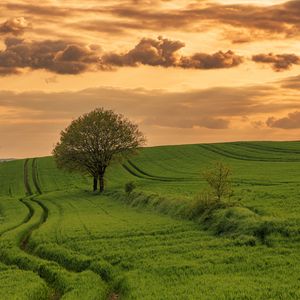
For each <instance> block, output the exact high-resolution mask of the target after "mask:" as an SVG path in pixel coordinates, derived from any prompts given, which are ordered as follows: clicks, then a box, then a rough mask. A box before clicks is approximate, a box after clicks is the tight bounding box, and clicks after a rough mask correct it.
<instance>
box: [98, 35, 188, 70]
mask: <svg viewBox="0 0 300 300" xmlns="http://www.w3.org/2000/svg"><path fill="white" fill-rule="evenodd" d="M184 46H185V45H184V43H182V42H180V41H172V40H169V39H166V38H162V37H158V38H157V39H148V38H144V39H142V40H141V41H140V42H139V43H138V44H137V45H136V46H135V47H134V48H133V49H132V50H130V51H128V52H127V53H124V54H117V53H109V54H106V55H104V56H103V57H102V62H103V64H107V65H113V66H132V67H134V66H138V65H140V64H143V65H150V66H164V67H171V66H177V53H176V52H177V51H178V50H179V49H181V48H182V47H184Z"/></svg>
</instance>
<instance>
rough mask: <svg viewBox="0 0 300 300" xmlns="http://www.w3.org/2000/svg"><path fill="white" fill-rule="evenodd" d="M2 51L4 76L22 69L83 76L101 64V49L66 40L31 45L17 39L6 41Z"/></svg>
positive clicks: (0, 55)
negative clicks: (99, 51) (82, 74)
mask: <svg viewBox="0 0 300 300" xmlns="http://www.w3.org/2000/svg"><path fill="white" fill-rule="evenodd" d="M5 46H6V49H5V50H3V51H0V68H1V70H2V75H5V74H11V73H15V72H18V70H19V69H24V68H30V69H32V70H37V69H45V70H48V71H51V72H54V73H58V74H79V73H82V72H85V71H88V70H90V69H91V68H92V67H94V65H95V64H97V62H98V61H99V54H98V52H97V50H93V49H91V48H89V47H87V46H83V45H78V44H72V43H68V42H66V41H47V40H46V41H42V42H28V41H25V40H22V39H17V38H7V39H6V40H5Z"/></svg>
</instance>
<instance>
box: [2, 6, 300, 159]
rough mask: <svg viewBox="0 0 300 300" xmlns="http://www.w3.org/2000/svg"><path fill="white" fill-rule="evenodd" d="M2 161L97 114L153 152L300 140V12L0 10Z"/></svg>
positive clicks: (45, 147)
mask: <svg viewBox="0 0 300 300" xmlns="http://www.w3.org/2000/svg"><path fill="white" fill-rule="evenodd" d="M0 10H1V16H0V40H1V42H0V44H1V46H0V115H1V119H0V158H5V157H15V158H18V157H29V156H44V155H49V154H51V150H52V148H53V145H54V144H55V143H56V142H57V141H58V138H59V133H60V130H62V129H64V128H65V127H66V126H67V125H68V123H69V122H70V121H71V120H72V119H74V118H76V117H78V116H79V115H80V114H82V113H84V112H88V111H90V110H92V109H94V108H96V107H102V106H103V107H104V108H107V109H113V110H115V111H117V112H120V113H123V114H124V115H126V116H128V117H129V118H130V119H132V120H133V121H135V122H137V123H138V124H139V126H140V128H141V130H142V131H143V132H144V133H145V135H146V136H147V140H148V142H147V145H148V146H152V145H163V144H185V143H202V142H222V141H238V140H299V139H300V39H299V38H300V0H295V1H279V0H249V1H248V0H222V1H221V0H215V1H210V0H198V1H197V0H195V1H185V0H119V1H118V0H103V1H100V0H84V1H83V0H81V1H78V0H64V1H63V0H44V1H33V0H2V1H1V3H0Z"/></svg>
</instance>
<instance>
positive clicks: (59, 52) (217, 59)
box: [0, 37, 242, 75]
mask: <svg viewBox="0 0 300 300" xmlns="http://www.w3.org/2000/svg"><path fill="white" fill-rule="evenodd" d="M5 46H6V49H5V50H3V51H0V75H10V74H17V73H18V72H19V71H20V70H21V69H26V68H29V69H31V70H38V69H44V70H48V71H50V72H53V73H57V74H73V75H76V74H80V73H83V72H86V71H95V70H111V69H113V68H114V67H125V66H129V67H136V66H139V65H150V66H162V67H178V68H195V69H214V68H230V67H235V66H238V65H239V64H240V63H242V58H241V57H240V56H238V55H235V54H234V53H233V52H232V51H228V52H226V53H223V52H221V51H219V52H217V53H215V54H212V55H210V54H205V53H196V54H194V55H192V56H180V55H179V54H178V50H179V49H181V48H182V47H184V46H185V45H184V43H182V42H180V41H176V40H170V39H167V38H162V37H158V38H157V39H150V38H143V39H142V40H141V41H140V42H139V43H138V44H137V45H136V46H135V47H134V48H133V49H131V50H129V51H128V52H126V53H123V54H120V53H114V52H110V53H106V54H102V51H101V49H100V47H98V46H96V45H90V46H86V45H82V44H78V43H77V44H76V43H72V42H69V41H63V40H57V41H51V40H46V41H26V40H23V39H19V38H6V39H5Z"/></svg>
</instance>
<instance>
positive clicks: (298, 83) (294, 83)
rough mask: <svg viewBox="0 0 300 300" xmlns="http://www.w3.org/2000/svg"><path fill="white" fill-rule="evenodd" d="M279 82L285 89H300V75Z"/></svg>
mask: <svg viewBox="0 0 300 300" xmlns="http://www.w3.org/2000/svg"><path fill="white" fill-rule="evenodd" d="M279 84H280V85H281V87H283V88H286V89H294V90H300V75H299V76H293V77H289V78H286V79H284V80H281V81H280V82H279Z"/></svg>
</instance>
